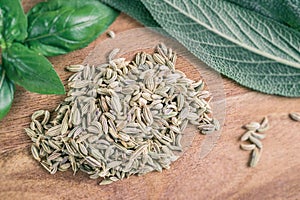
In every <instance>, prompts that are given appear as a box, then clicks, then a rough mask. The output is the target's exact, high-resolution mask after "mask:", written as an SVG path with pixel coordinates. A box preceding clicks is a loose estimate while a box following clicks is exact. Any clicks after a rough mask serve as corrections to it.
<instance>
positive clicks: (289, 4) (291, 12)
mask: <svg viewBox="0 0 300 200" xmlns="http://www.w3.org/2000/svg"><path fill="white" fill-rule="evenodd" d="M227 1H229V2H232V3H235V4H237V5H239V6H241V7H244V8H247V9H250V10H253V11H255V12H257V13H259V14H262V15H264V16H267V17H270V18H272V19H274V20H276V21H278V22H280V23H283V24H285V25H287V26H290V27H292V28H294V29H296V30H298V31H300V1H299V0H297V1H291V0H255V1H253V0H227Z"/></svg>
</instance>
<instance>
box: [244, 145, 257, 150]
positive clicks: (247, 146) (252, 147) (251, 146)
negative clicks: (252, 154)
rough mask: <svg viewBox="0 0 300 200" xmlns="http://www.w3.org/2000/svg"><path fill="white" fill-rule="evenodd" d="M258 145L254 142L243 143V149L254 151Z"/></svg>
mask: <svg viewBox="0 0 300 200" xmlns="http://www.w3.org/2000/svg"><path fill="white" fill-rule="evenodd" d="M255 147H256V145H254V144H241V149H243V150H245V151H252V150H253V149H255Z"/></svg>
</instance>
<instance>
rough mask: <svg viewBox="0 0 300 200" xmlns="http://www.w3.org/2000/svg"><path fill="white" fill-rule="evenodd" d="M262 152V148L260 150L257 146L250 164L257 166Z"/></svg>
mask: <svg viewBox="0 0 300 200" xmlns="http://www.w3.org/2000/svg"><path fill="white" fill-rule="evenodd" d="M261 154H262V149H260V150H258V149H257V148H255V149H254V150H253V151H252V154H251V160H250V164H249V165H250V167H256V165H257V163H258V162H259V160H260V157H261Z"/></svg>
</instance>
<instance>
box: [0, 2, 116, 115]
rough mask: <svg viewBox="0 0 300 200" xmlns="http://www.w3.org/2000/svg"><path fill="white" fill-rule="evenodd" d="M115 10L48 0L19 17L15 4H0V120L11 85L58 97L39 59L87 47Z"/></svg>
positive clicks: (57, 85) (55, 81) (56, 84)
mask: <svg viewBox="0 0 300 200" xmlns="http://www.w3.org/2000/svg"><path fill="white" fill-rule="evenodd" d="M117 15H118V12H116V11H115V10H113V9H112V8H110V7H108V6H105V5H104V4H102V3H100V2H99V1H97V0H89V1H81V0H69V1H65V0H50V1H47V2H41V3H39V4H37V5H36V6H34V7H33V8H32V9H31V10H30V11H29V12H28V14H27V16H26V15H25V13H24V10H23V8H22V5H21V2H20V0H0V48H1V52H2V55H1V57H2V65H0V120H1V119H2V118H3V117H4V116H5V115H6V114H7V113H8V112H9V110H10V108H11V105H12V101H13V98H14V91H15V84H17V85H20V86H22V87H24V88H25V89H26V90H28V91H30V92H35V93H40V94H64V93H65V89H64V86H63V84H62V82H61V80H60V78H59V76H58V75H57V73H56V72H55V70H54V69H53V66H52V64H51V63H50V62H49V61H48V60H47V58H46V57H45V56H55V55H62V54H66V53H68V52H71V51H74V50H76V49H80V48H83V47H85V46H87V45H88V44H89V43H90V42H92V41H93V40H94V39H96V38H97V37H98V36H99V35H100V34H101V33H102V32H104V31H105V30H106V29H107V27H108V26H109V25H110V24H111V23H112V22H113V21H114V20H115V18H116V17H117Z"/></svg>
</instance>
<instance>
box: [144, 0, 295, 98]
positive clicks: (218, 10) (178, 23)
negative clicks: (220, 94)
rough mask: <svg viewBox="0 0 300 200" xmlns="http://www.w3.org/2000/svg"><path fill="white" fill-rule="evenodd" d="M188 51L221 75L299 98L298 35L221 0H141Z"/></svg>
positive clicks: (248, 85)
mask: <svg viewBox="0 0 300 200" xmlns="http://www.w3.org/2000/svg"><path fill="white" fill-rule="evenodd" d="M142 2H143V3H144V5H145V6H146V7H147V9H148V10H149V11H150V13H151V14H152V16H153V17H154V19H155V20H156V21H157V22H158V23H159V24H160V25H161V26H162V27H163V28H164V29H165V30H166V31H167V32H168V33H169V34H170V35H172V36H173V37H175V38H176V39H177V40H178V41H179V42H181V43H182V44H183V45H184V46H185V47H186V48H187V49H188V50H189V51H191V52H192V53H193V54H194V55H196V56H197V57H198V58H200V59H201V60H203V61H204V62H206V63H207V64H208V65H209V66H211V67H213V68H214V69H216V70H217V71H219V72H221V73H222V74H224V75H226V76H228V77H230V78H232V79H234V80H235V81H237V82H238V83H240V84H242V85H244V86H247V87H250V88H252V89H255V90H258V91H262V92H265V93H269V94H277V95H284V96H291V97H292V96H294V97H295V96H300V69H299V68H300V52H299V47H300V33H299V32H297V31H294V30H293V29H290V28H288V27H286V26H284V25H282V24H280V23H277V22H275V21H273V20H270V19H269V18H266V17H263V16H261V15H258V14H256V13H255V12H251V11H249V10H246V9H243V8H241V7H239V6H237V5H234V4H232V3H228V2H226V1H223V0H214V1H205V0H198V1H184V0H176V1H175V0H161V1H156V0H148V1H142Z"/></svg>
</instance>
